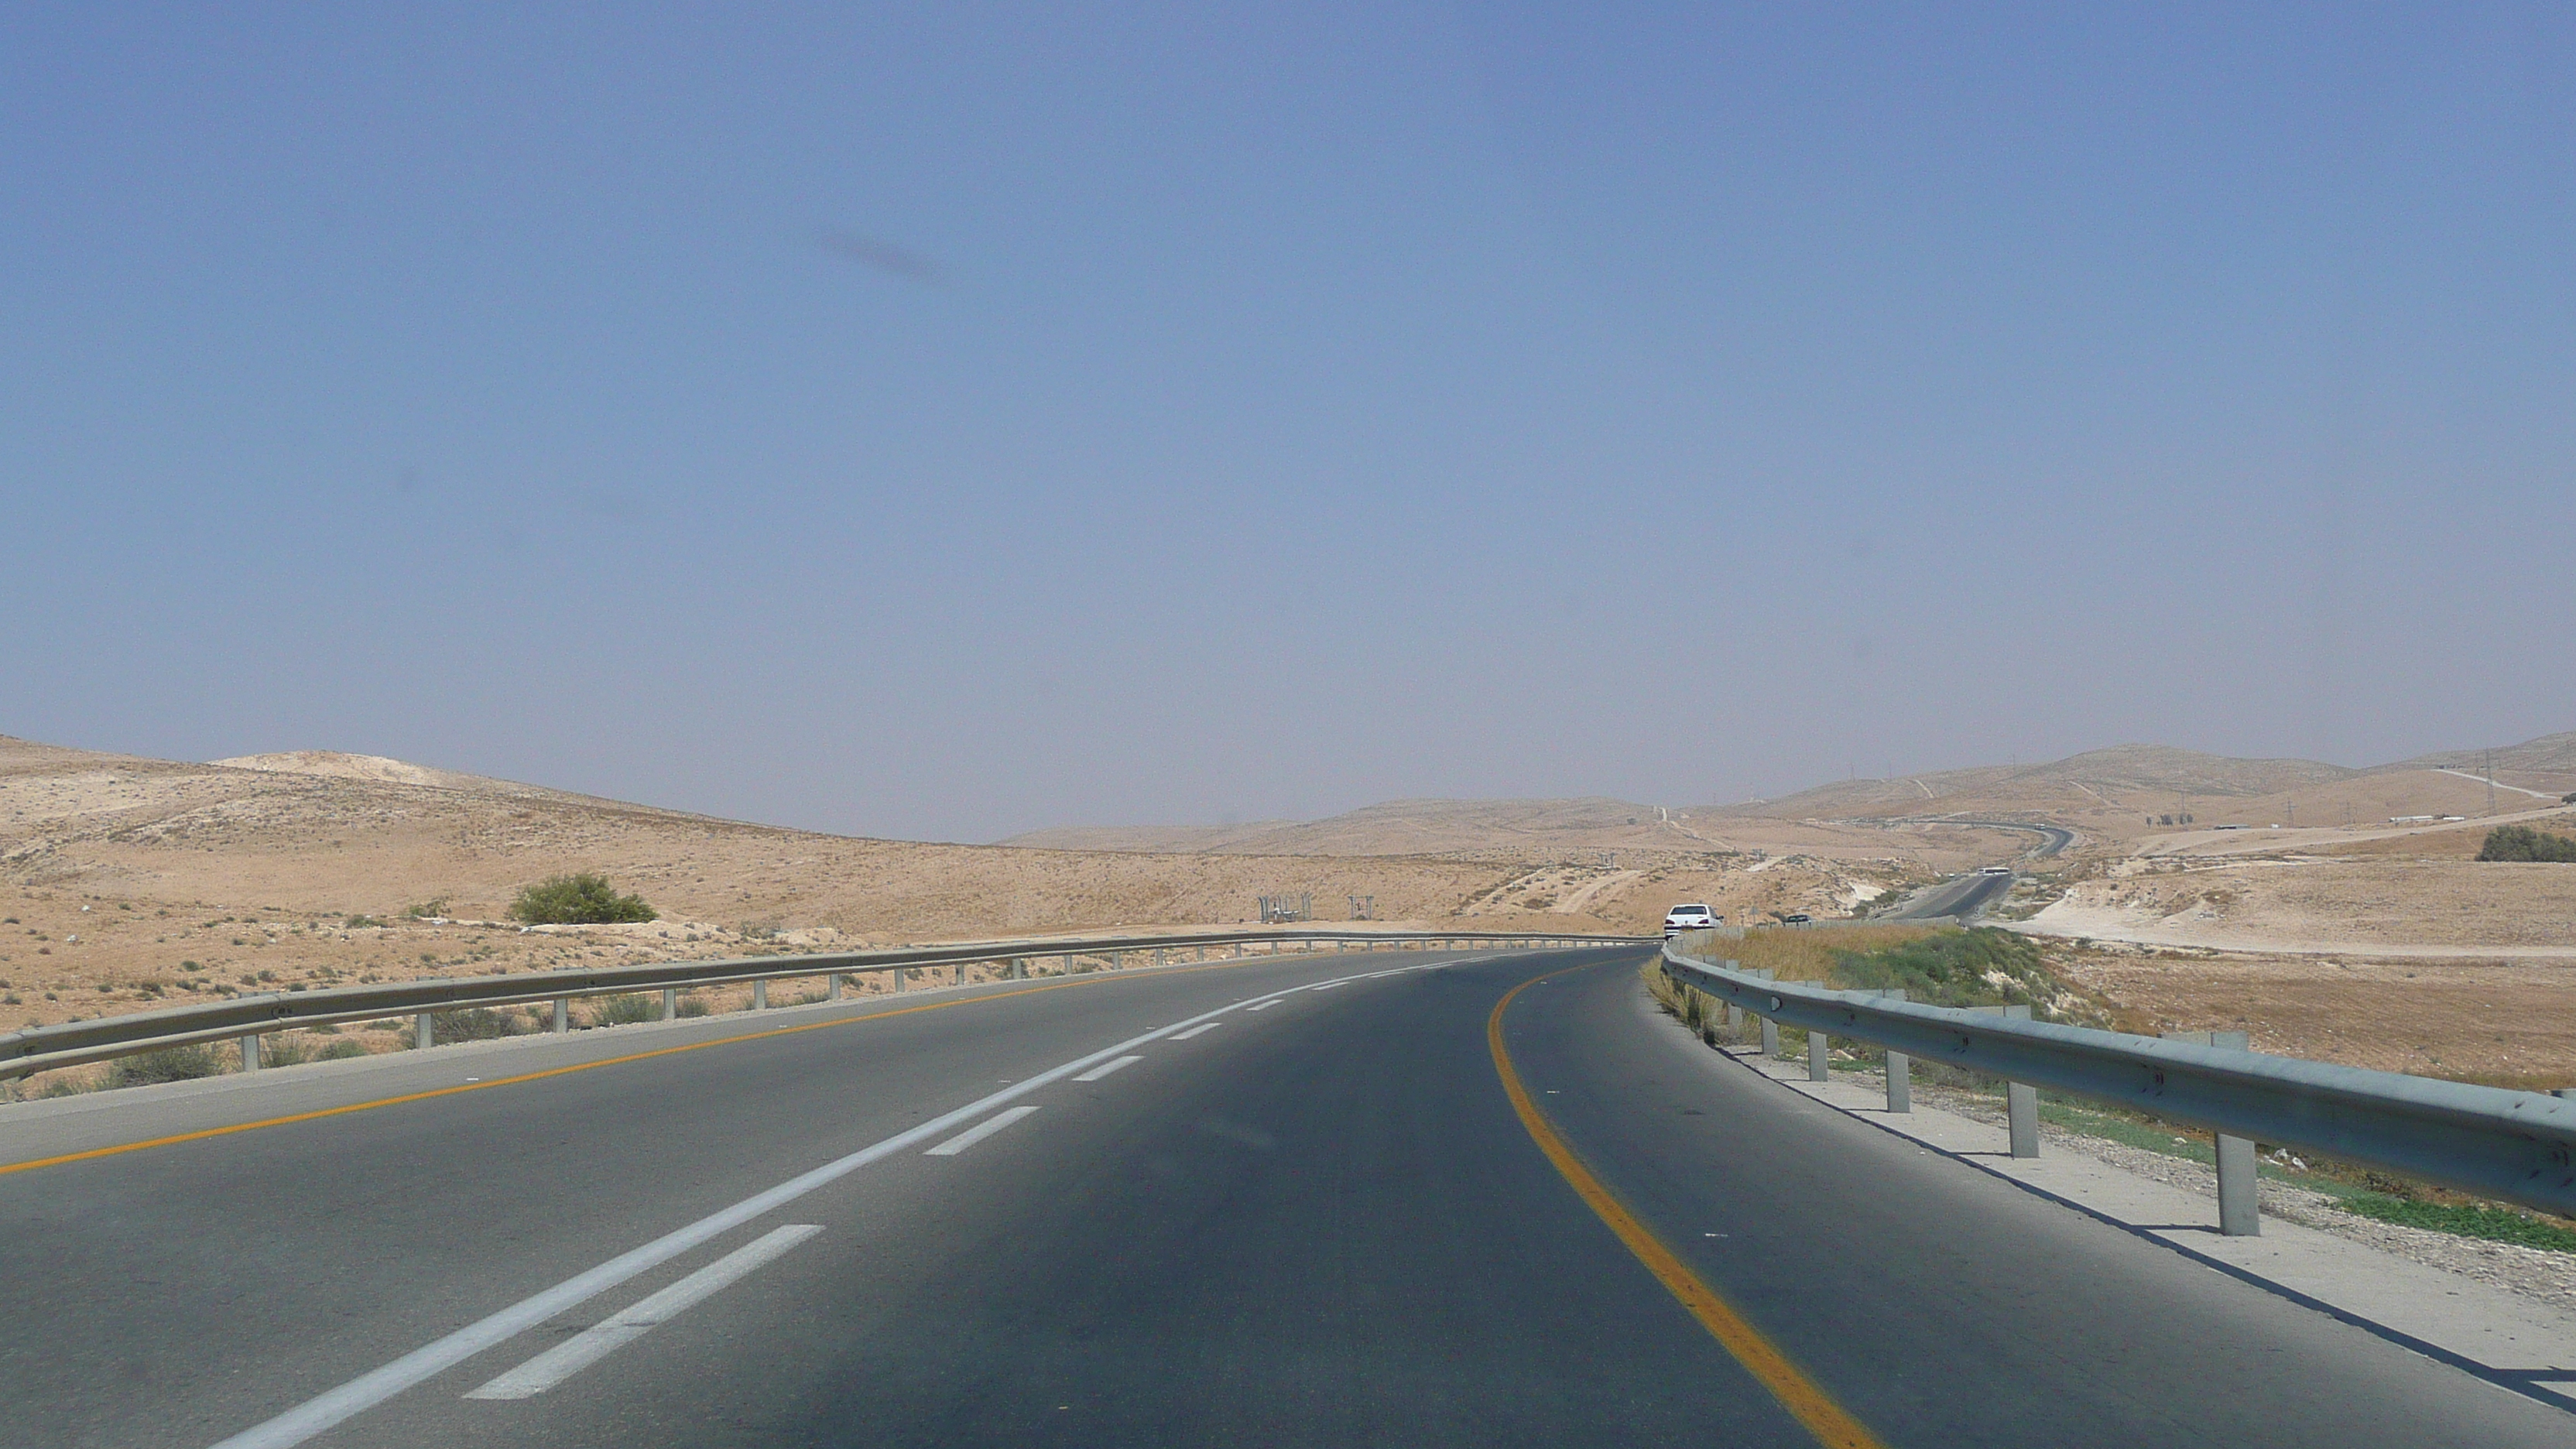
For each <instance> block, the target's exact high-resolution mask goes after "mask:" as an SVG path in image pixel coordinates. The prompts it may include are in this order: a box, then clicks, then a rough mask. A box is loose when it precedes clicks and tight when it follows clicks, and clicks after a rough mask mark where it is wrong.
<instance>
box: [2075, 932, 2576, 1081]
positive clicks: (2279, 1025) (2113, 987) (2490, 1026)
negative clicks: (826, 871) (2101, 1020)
mask: <svg viewBox="0 0 2576 1449" xmlns="http://www.w3.org/2000/svg"><path fill="white" fill-rule="evenodd" d="M2051 956H2052V959H2054V960H2055V961H2056V962H2057V964H2058V965H2059V967H2060V969H2062V970H2064V971H2066V972H2067V974H2069V975H2070V976H2072V977H2074V978H2075V979H2076V980H2077V981H2079V982H2081V983H2082V984H2083V985H2085V986H2087V987H2090V988H2091V989H2093V990H2095V991H2098V992H2100V993H2101V994H2103V995H2104V996H2106V997H2109V998H2111V999H2112V1000H2114V1001H2117V1002H2120V1003H2121V1004H2122V1006H2123V1008H2124V1010H2123V1011H2122V1013H2121V1021H2120V1024H2121V1025H2122V1026H2123V1027H2126V1028H2128V1029H2130V1030H2137V1031H2151V1032H2152V1031H2209V1030H2220V1031H2228V1030H2236V1031H2245V1032H2249V1033H2251V1034H2252V1037H2253V1045H2254V1048H2255V1050H2257V1051H2266V1052H2278V1053H2281V1054H2283V1055H2287V1056H2300V1057H2310V1058H2314V1059H2316V1060H2320V1061H2335V1062H2344V1063H2348V1064H2350V1065H2353V1066H2362V1067H2376V1068H2378V1069H2380V1070H2382V1071H2392V1072H2415V1073H2420V1074H2424V1075H2430V1076H2447V1077H2463V1078H2467V1079H2470V1080H2476V1081H2485V1082H2492V1083H2495V1084H2497V1085H2503V1086H2519V1087H2530V1088H2545V1087H2563V1086H2570V1085H2576V1010H2571V1009H2570V1007H2569V997H2570V992H2571V989H2576V969H2571V966H2576V963H2570V962H2568V961H2565V960H2563V959H2562V960H2558V961H2496V960H2438V961H2437V960H2391V959H2385V958H2376V957H2370V956H2360V955H2354V956H2330V955H2281V954H2265V953H2259V952H2240V953H2217V952H2207V953H2204V952H2193V951H2182V950H2155V949H2152V948H2143V947H2132V948H2126V949H2123V948H2120V947H2107V946H2098V945H2097V946H2095V947H2093V948H2090V949H2086V950H2076V951H2069V952H2064V953H2060V952H2054V951H2053V952H2052V953H2051Z"/></svg>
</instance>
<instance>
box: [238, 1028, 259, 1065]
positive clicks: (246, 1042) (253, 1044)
mask: <svg viewBox="0 0 2576 1449" xmlns="http://www.w3.org/2000/svg"><path fill="white" fill-rule="evenodd" d="M241 1046H242V1070H243V1071H245V1072H255V1071H258V1070H259V1033H258V1032H249V1033H246V1034H244V1035H243V1037H242V1043H241Z"/></svg>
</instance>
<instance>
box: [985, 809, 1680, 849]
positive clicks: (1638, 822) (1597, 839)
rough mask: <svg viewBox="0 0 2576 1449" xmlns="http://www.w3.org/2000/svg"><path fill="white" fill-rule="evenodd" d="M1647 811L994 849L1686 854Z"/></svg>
mask: <svg viewBox="0 0 2576 1449" xmlns="http://www.w3.org/2000/svg"><path fill="white" fill-rule="evenodd" d="M1662 816H1663V812H1661V811H1658V810H1657V809H1656V808H1655V807H1654V806H1652V805H1638V804H1635V803H1633V802H1630V801H1626V800H1614V799H1610V798H1608V797H1606V796H1593V797H1590V798H1583V799H1573V800H1389V801H1386V802H1385V803H1383V804H1378V805H1370V806H1365V807H1363V808H1361V809H1358V810H1352V811H1347V812H1345V813H1343V814H1340V815H1333V816H1328V817H1326V818H1324V819H1321V820H1264V821H1258V822H1255V823H1252V824H1248V825H1227V826H1208V827H1193V826H1171V827H1155V826H1139V827H1131V828H1123V829H1122V828H1108V829H1086V828H1082V827H1074V828H1069V829H1057V830H1038V831H1032V832H1030V833H1028V834H1026V835H1015V836H1012V837H1011V838H1010V839H1008V840H1005V841H1003V842H1001V843H1002V844H1004V845H1016V846H1039V847H1045V848H1050V849H1058V850H1195V851H1217V852H1225V853H1230V854H1256V855H1430V854H1438V853H1442V852H1447V851H1477V850H1498V849H1499V850H1513V849H1520V848H1525V847H1531V846H1536V847H1539V848H1541V849H1548V848H1563V849H1569V850H1573V849H1590V850H1598V849H1605V848H1616V847H1618V846H1620V845H1630V846H1688V845H1690V844H1691V843H1692V837H1690V836H1689V835H1687V834H1685V833H1683V832H1681V831H1679V830H1677V829H1675V828H1674V827H1673V826H1672V824H1671V823H1670V822H1669V821H1668V820H1665V819H1663V818H1662Z"/></svg>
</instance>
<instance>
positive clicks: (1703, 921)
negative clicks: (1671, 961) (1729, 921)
mask: <svg viewBox="0 0 2576 1449" xmlns="http://www.w3.org/2000/svg"><path fill="white" fill-rule="evenodd" d="M1725 924H1726V917H1724V916H1721V915H1719V914H1717V913H1716V912H1714V911H1712V910H1710V909H1709V908H1708V907H1706V906H1675V907H1673V908H1672V909H1671V910H1669V911H1666V912H1664V934H1665V935H1667V936H1678V935H1680V934H1681V933H1682V932H1684V931H1705V930H1707V929H1708V928H1709V927H1711V926H1722V925H1725Z"/></svg>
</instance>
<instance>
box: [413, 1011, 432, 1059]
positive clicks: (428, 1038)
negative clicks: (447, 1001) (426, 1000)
mask: <svg viewBox="0 0 2576 1449" xmlns="http://www.w3.org/2000/svg"><path fill="white" fill-rule="evenodd" d="M437 1039H438V1030H437V1028H435V1027H433V1026H431V1025H430V1024H429V1013H428V1012H426V1011H424V1012H422V1013H421V1014H420V1016H419V1018H418V1019H416V1020H414V1021H413V1022H412V1024H411V1045H412V1050H414V1051H427V1050H429V1048H430V1046H431V1045H432V1044H433V1043H434V1042H436V1041H437Z"/></svg>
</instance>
